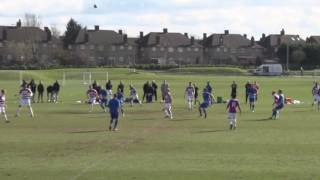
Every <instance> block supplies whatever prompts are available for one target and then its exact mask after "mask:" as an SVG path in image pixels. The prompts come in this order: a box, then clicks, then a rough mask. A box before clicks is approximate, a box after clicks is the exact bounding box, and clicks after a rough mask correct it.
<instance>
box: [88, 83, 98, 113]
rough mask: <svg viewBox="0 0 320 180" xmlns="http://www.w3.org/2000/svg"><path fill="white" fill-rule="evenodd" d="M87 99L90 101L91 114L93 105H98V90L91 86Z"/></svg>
mask: <svg viewBox="0 0 320 180" xmlns="http://www.w3.org/2000/svg"><path fill="white" fill-rule="evenodd" d="M87 97H88V99H89V104H90V109H89V112H92V110H93V105H94V104H96V101H97V98H98V92H97V90H95V89H93V88H92V86H89V90H88V91H87Z"/></svg>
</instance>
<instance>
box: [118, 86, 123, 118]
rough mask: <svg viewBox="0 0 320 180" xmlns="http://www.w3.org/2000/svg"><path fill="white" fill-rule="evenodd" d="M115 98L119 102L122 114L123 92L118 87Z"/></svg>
mask: <svg viewBox="0 0 320 180" xmlns="http://www.w3.org/2000/svg"><path fill="white" fill-rule="evenodd" d="M116 95H117V96H116V97H117V99H118V100H119V102H120V110H121V114H122V116H124V110H123V105H124V94H123V92H121V89H118V92H117V94H116Z"/></svg>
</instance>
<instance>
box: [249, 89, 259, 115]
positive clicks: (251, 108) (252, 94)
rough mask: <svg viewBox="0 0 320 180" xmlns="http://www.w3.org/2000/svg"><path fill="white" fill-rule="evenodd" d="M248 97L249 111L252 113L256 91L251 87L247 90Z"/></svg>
mask: <svg viewBox="0 0 320 180" xmlns="http://www.w3.org/2000/svg"><path fill="white" fill-rule="evenodd" d="M248 95H249V103H250V110H251V111H252V112H254V108H255V103H256V101H257V89H256V88H255V87H254V86H253V85H251V87H250V88H249V90H248Z"/></svg>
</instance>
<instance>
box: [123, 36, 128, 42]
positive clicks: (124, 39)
mask: <svg viewBox="0 0 320 180" xmlns="http://www.w3.org/2000/svg"><path fill="white" fill-rule="evenodd" d="M123 43H125V44H126V43H128V35H127V34H124V35H123Z"/></svg>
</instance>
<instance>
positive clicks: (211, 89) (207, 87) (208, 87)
mask: <svg viewBox="0 0 320 180" xmlns="http://www.w3.org/2000/svg"><path fill="white" fill-rule="evenodd" d="M206 89H207V91H208V92H209V93H210V94H213V88H212V86H211V84H210V81H208V82H207V86H206Z"/></svg>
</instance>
